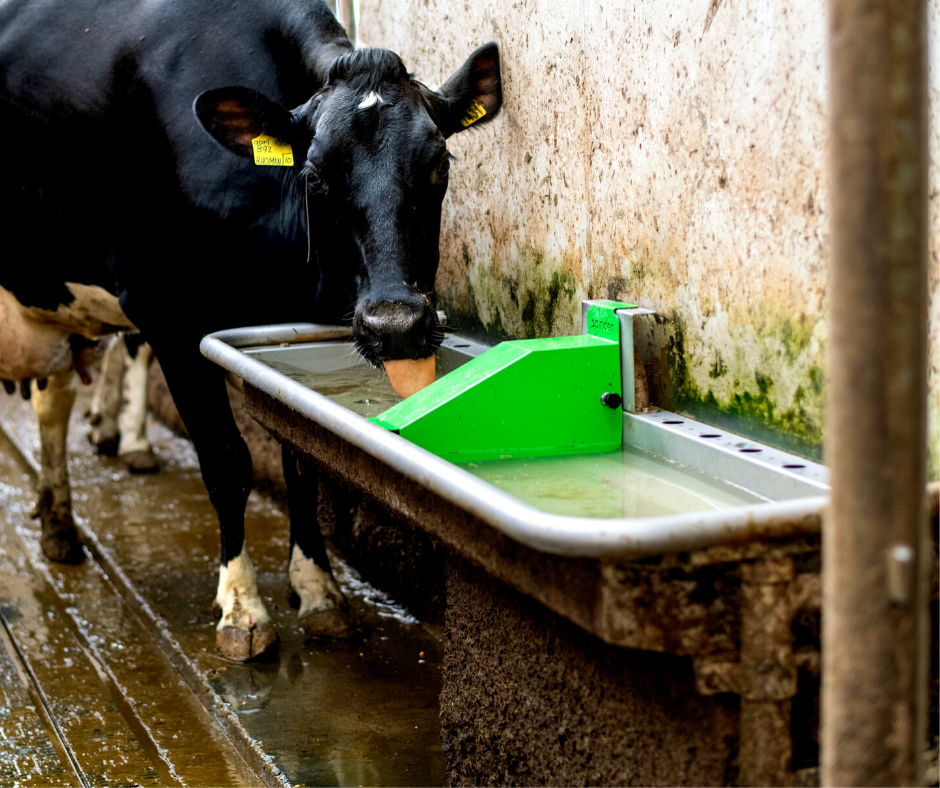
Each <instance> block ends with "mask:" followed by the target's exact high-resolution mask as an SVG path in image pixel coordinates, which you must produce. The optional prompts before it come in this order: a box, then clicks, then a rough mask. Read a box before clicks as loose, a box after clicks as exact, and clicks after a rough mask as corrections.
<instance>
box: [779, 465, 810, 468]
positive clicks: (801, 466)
mask: <svg viewBox="0 0 940 788" xmlns="http://www.w3.org/2000/svg"><path fill="white" fill-rule="evenodd" d="M783 467H784V468H805V467H806V466H805V465H784V466H783Z"/></svg>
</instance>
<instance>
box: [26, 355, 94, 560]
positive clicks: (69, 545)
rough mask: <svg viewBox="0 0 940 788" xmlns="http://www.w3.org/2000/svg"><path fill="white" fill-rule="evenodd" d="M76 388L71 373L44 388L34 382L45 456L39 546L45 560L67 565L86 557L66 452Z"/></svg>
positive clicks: (58, 376) (52, 378)
mask: <svg viewBox="0 0 940 788" xmlns="http://www.w3.org/2000/svg"><path fill="white" fill-rule="evenodd" d="M77 388H78V377H77V375H76V374H75V372H73V371H72V370H68V371H67V372H60V373H57V374H55V375H52V376H50V377H49V379H48V381H47V384H46V386H45V388H44V389H40V388H39V386H38V385H37V384H36V383H35V382H34V383H33V390H32V403H33V409H34V410H35V411H36V415H37V417H38V418H39V441H40V449H41V453H42V463H41V464H42V469H41V471H40V474H39V489H38V492H39V501H38V503H37V509H38V513H39V519H40V522H41V523H42V537H41V540H40V544H41V545H42V552H43V554H44V555H45V556H46V558H48V559H50V560H52V561H59V562H62V563H67V564H77V563H80V562H81V561H82V560H83V559H84V557H85V554H84V551H83V550H82V545H81V542H80V540H79V538H78V531H77V530H76V528H75V522H74V520H73V519H72V497H71V488H70V487H69V467H68V454H67V449H66V441H67V438H68V428H69V416H70V415H71V413H72V405H73V404H74V403H75V393H76V389H77Z"/></svg>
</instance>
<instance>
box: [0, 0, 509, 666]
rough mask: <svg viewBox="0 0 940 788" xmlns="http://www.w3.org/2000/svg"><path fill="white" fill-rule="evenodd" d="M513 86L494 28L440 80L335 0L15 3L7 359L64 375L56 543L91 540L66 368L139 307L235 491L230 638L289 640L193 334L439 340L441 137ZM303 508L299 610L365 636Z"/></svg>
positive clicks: (230, 649) (245, 482)
mask: <svg viewBox="0 0 940 788" xmlns="http://www.w3.org/2000/svg"><path fill="white" fill-rule="evenodd" d="M233 86H234V87H233ZM501 102H502V94H501V87H500V74H499V55H498V51H497V47H496V45H495V44H487V45H484V46H482V47H480V48H479V49H477V50H476V51H475V52H474V53H473V54H472V55H471V56H470V58H469V59H468V60H467V62H466V63H465V64H464V65H463V66H461V67H460V68H459V69H458V70H457V71H456V73H454V75H453V76H452V77H450V79H448V80H447V81H446V82H445V83H444V85H442V86H441V87H440V88H439V89H438V90H436V91H435V90H431V89H429V88H428V87H426V86H425V85H423V84H421V83H420V82H418V81H417V80H416V79H414V78H413V77H412V76H411V75H410V74H409V73H408V72H407V70H406V68H405V65H404V64H403V62H402V61H401V59H400V58H399V57H398V56H397V55H395V54H394V53H392V52H389V51H386V50H381V49H367V50H361V51H354V50H353V47H352V45H351V44H350V42H349V41H348V39H347V38H346V36H345V34H344V32H343V29H342V28H341V27H340V25H339V24H338V22H337V21H336V19H335V17H334V16H333V14H332V13H331V12H330V11H329V10H328V8H327V6H326V5H325V4H324V3H323V2H322V0H199V1H198V2H194V0H146V2H144V1H143V0H43V1H42V2H39V0H8V2H5V3H3V4H0V128H2V129H3V140H4V146H5V156H4V163H3V174H2V178H0V228H2V240H3V248H2V262H0V378H3V379H6V380H19V381H22V380H23V379H39V378H43V379H47V381H48V384H47V385H45V386H44V388H42V390H40V387H39V386H36V385H34V386H33V400H34V402H35V405H36V411H37V414H38V416H39V422H40V433H41V439H42V457H43V475H42V478H41V491H40V500H39V510H40V514H41V518H42V547H43V550H44V552H45V554H46V555H47V556H48V557H49V558H50V559H52V560H55V561H72V562H76V561H80V560H81V559H82V555H83V553H82V549H81V546H80V544H79V541H78V535H77V532H76V530H75V527H74V524H73V520H72V515H71V508H70V500H69V491H68V476H67V472H66V470H65V467H66V466H65V463H64V460H63V458H64V452H65V430H66V424H67V419H68V414H69V411H70V409H71V406H72V403H73V401H74V397H75V375H74V372H73V370H78V371H82V370H83V369H84V364H85V363H86V361H87V356H88V354H89V353H92V352H94V343H95V341H96V340H97V339H98V338H99V337H101V336H103V335H105V334H108V333H112V332H115V331H121V330H134V329H137V330H139V331H140V332H141V333H142V334H143V336H144V337H145V338H146V339H147V341H149V342H150V344H151V345H152V347H153V350H154V352H155V354H156V355H157V357H158V358H159V359H160V363H161V365H162V367H163V370H164V372H165V374H166V378H167V381H168V383H169V386H170V389H171V391H172V394H173V398H174V400H175V402H176V404H177V406H178V408H179V411H180V414H181V416H182V418H183V420H184V422H185V423H186V426H187V429H188V431H189V434H190V436H191V437H192V440H193V442H194V444H195V447H196V450H197V452H198V454H199V462H200V466H201V469H202V475H203V479H204V480H205V483H206V487H207V488H208V492H209V497H210V499H211V501H212V503H213V505H214V506H215V509H216V511H217V513H218V517H219V523H220V528H221V535H222V550H221V568H220V579H219V590H218V596H217V602H218V605H219V607H220V608H221V610H222V616H221V619H220V621H219V625H218V639H217V642H218V644H219V647H220V648H221V649H222V651H223V653H224V654H225V655H227V656H228V657H231V658H234V659H249V658H252V657H256V656H259V655H260V654H262V653H265V652H267V651H270V650H271V649H272V648H273V647H275V646H276V643H277V634H276V632H275V631H274V627H273V625H272V624H271V623H270V618H269V616H268V614H267V611H266V610H265V608H264V604H263V603H262V601H261V599H260V596H259V594H258V588H257V583H256V580H255V573H254V569H253V568H252V565H251V561H250V560H249V558H248V553H247V550H246V548H245V546H244V510H245V502H246V499H247V496H248V492H249V489H250V486H251V459H250V457H249V454H248V450H247V448H246V446H245V443H244V441H243V440H242V438H241V435H240V434H239V432H238V429H237V428H236V426H235V421H234V419H233V417H232V414H231V410H230V407H229V404H228V399H227V396H226V391H225V386H224V380H223V375H222V373H221V371H220V370H219V369H218V368H216V367H214V366H213V365H212V364H210V363H209V362H207V361H206V360H204V359H203V358H202V356H201V355H200V353H199V340H200V338H201V337H202V336H203V335H204V334H205V333H207V332H209V331H214V330H217V329H221V328H225V327H234V326H242V325H254V324H262V323H275V322H288V321H300V320H309V321H315V322H321V323H324V322H338V321H346V322H352V326H353V332H354V337H355V343H356V346H357V348H358V350H359V352H360V353H361V354H362V355H363V356H364V357H365V358H366V359H367V360H368V361H369V362H371V363H373V364H375V365H382V364H383V362H384V361H386V360H390V359H401V358H415V359H417V358H424V357H427V356H428V355H430V354H431V353H433V351H434V349H435V347H436V346H437V345H438V344H439V342H440V339H441V334H440V327H439V325H438V324H437V321H436V313H435V309H434V296H433V285H434V277H435V273H436V270H437V266H438V259H439V257H438V255H439V253H438V244H439V233H440V216H441V202H442V200H443V197H444V192H445V191H446V189H447V178H448V168H449V165H450V159H451V156H450V154H449V153H448V151H447V147H446V144H445V143H446V140H447V138H448V137H450V136H451V135H452V134H454V133H456V132H459V131H462V130H464V129H465V128H468V127H469V126H471V125H474V124H481V123H485V122H487V121H489V120H491V119H492V118H493V117H494V116H495V115H496V114H497V112H498V111H499V108H500V105H501ZM206 132H208V134H207V133H206ZM288 466H289V467H287V468H286V469H285V470H286V472H287V473H286V475H287V476H288V479H289V480H292V483H293V484H294V486H295V488H296V481H297V480H296V473H295V472H294V471H293V470H292V468H291V467H290V464H288ZM295 492H296V493H297V494H298V495H300V493H304V494H308V492H309V491H297V490H296V489H295V490H294V491H293V492H292V493H291V496H292V500H293V499H294V497H295V496H294V493H295ZM298 500H299V498H298ZM297 508H298V509H299V510H301V511H300V512H294V516H293V517H292V520H291V564H290V577H291V582H292V584H293V586H294V589H295V590H296V591H297V593H298V595H299V596H300V598H301V621H302V623H303V624H304V626H305V628H306V629H307V630H308V632H310V633H312V634H319V635H325V636H333V637H343V636H348V635H350V634H351V633H352V632H354V630H355V622H354V620H353V617H352V614H351V613H350V611H349V607H348V605H347V604H346V602H345V600H344V599H343V597H342V594H341V592H340V590H339V588H338V586H337V585H336V582H335V580H334V579H333V576H332V574H331V571H330V567H329V563H328V561H327V559H326V553H325V550H324V547H323V542H322V539H321V538H320V536H319V532H318V530H317V527H316V523H315V522H313V521H312V518H311V517H309V516H308V517H306V518H304V517H303V513H304V512H309V510H310V508H309V507H306V506H299V507H297Z"/></svg>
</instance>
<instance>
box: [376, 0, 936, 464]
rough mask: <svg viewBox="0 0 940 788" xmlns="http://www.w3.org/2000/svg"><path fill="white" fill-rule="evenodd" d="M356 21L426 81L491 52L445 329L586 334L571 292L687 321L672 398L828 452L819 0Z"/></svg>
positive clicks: (646, 2)
mask: <svg viewBox="0 0 940 788" xmlns="http://www.w3.org/2000/svg"><path fill="white" fill-rule="evenodd" d="M936 6H937V3H934V4H933V7H932V10H931V19H932V20H936V18H937V8H936ZM360 21H361V27H360V43H361V44H363V45H372V46H386V47H389V48H391V49H394V50H395V51H397V52H399V53H400V54H401V55H402V57H403V58H404V59H405V62H406V64H407V65H408V67H409V69H411V70H413V71H415V72H416V73H417V76H418V78H419V79H421V80H423V81H424V82H426V83H428V84H430V85H432V86H437V85H439V84H440V83H441V82H442V81H443V80H444V79H446V78H447V76H449V75H450V73H451V72H452V71H453V70H454V69H456V68H457V67H458V66H459V65H460V63H461V62H463V60H464V58H466V56H467V55H468V54H469V53H470V51H472V49H473V48H474V47H476V46H477V45H479V44H481V43H483V42H485V41H489V40H495V41H497V42H499V44H500V48H501V58H502V73H503V86H504V109H503V114H502V116H501V117H500V118H498V119H497V120H496V121H495V122H494V123H492V124H490V125H488V126H486V127H482V128H479V129H473V130H470V131H468V132H466V133H463V134H460V135H458V136H456V137H455V138H453V139H452V140H451V141H450V142H449V147H450V149H451V151H452V152H453V153H454V154H455V155H456V157H457V161H456V162H454V166H453V168H452V170H451V172H452V175H451V182H450V190H449V193H448V196H447V198H446V200H445V207H444V222H443V228H442V241H441V252H442V262H441V270H440V273H439V275H438V280H437V284H438V291H439V297H440V300H441V304H442V306H443V308H444V309H445V310H446V311H447V312H448V314H449V317H450V319H451V322H453V323H456V324H457V325H461V326H463V327H475V328H478V329H482V330H485V331H487V332H490V333H493V334H496V335H501V336H508V337H531V336H546V335H550V334H570V333H575V332H577V331H578V328H579V327H578V321H579V302H580V301H581V299H583V298H605V297H607V298H618V299H622V300H626V301H631V302H635V303H638V304H640V305H642V306H646V307H651V308H654V309H656V310H658V311H659V312H661V313H663V314H666V315H668V316H669V317H670V318H671V319H672V320H673V321H674V324H675V327H676V328H677V329H678V330H679V331H678V334H677V336H678V338H679V342H678V343H677V345H676V346H675V347H674V348H673V352H672V353H671V354H670V359H671V363H672V366H673V374H674V376H675V380H674V383H675V384H676V385H677V388H676V393H677V398H678V401H677V402H676V403H675V406H676V407H679V408H680V409H682V410H685V411H688V412H691V413H693V414H695V415H699V416H701V417H704V418H706V419H708V420H710V421H713V422H716V423H720V424H722V425H723V426H727V427H729V428H731V429H735V430H737V431H739V432H743V433H745V434H749V435H753V436H754V437H757V438H762V439H764V440H769V441H771V442H773V443H776V444H777V445H781V446H784V447H788V448H791V449H794V450H797V451H799V452H801V453H804V454H806V455H809V456H819V454H820V451H821V449H820V444H821V440H822V434H823V426H824V392H825V379H824V377H825V376H824V369H825V353H826V340H827V337H828V325H827V317H826V309H825V295H826V285H827V270H828V259H829V248H830V246H829V231H828V217H829V191H828V188H827V178H826V165H827V162H826V148H827V141H828V118H827V115H826V103H827V90H828V82H827V80H828V76H827V62H826V33H827V6H826V2H825V0H799V1H798V2H793V3H774V2H771V0H749V1H744V0H734V1H731V0H692V1H691V2H678V0H669V1H668V2H658V1H657V0H637V1H636V2H635V1H634V0H630V2H627V1H626V0H577V1H576V2H571V3H561V2H550V1H549V0H516V1H515V2H494V1H493V0H478V2H475V3H472V4H470V3H452V2H447V1H446V0H369V2H368V3H365V2H364V3H363V4H362V13H361V20H360ZM936 32H937V28H936V26H935V25H934V26H933V27H932V30H931V37H932V39H934V38H936V37H937V36H936ZM934 51H936V50H934ZM932 63H933V60H932ZM931 80H932V82H931V84H932V88H934V89H933V91H932V95H936V94H938V91H937V90H936V88H937V86H938V85H940V78H938V76H937V73H936V70H934V71H933V73H932V76H931ZM934 103H935V104H936V101H935V102H934ZM936 141H937V132H936V130H935V131H934V133H933V137H932V148H931V150H932V152H934V153H937V152H938V147H940V146H938V144H936ZM935 160H936V157H935ZM934 169H935V167H934ZM934 169H932V173H933V172H934ZM934 183H938V181H937V180H936V179H934ZM931 195H932V198H931V211H932V213H931V217H932V219H933V228H934V231H933V233H932V245H931V251H932V265H933V272H934V273H933V284H932V287H933V292H934V294H935V296H934V299H933V301H932V313H931V314H932V317H933V322H932V337H933V340H934V342H933V345H932V355H931V358H932V370H933V372H932V384H931V385H932V398H931V399H932V403H933V406H932V407H933V410H932V422H931V423H932V425H933V431H934V432H933V441H932V442H933V446H934V449H933V458H932V474H933V476H934V477H936V476H937V451H936V423H937V415H938V414H937V406H936V402H937V398H938V385H940V383H938V376H937V363H936V357H937V348H938V344H937V340H938V333H937V331H938V329H937V325H938V320H940V316H938V306H937V298H936V290H937V278H938V277H937V274H936V270H937V259H938V255H937V249H938V244H940V241H938V230H937V228H938V218H940V217H938V209H937V197H936V195H937V188H936V187H935V186H934V187H932V190H931Z"/></svg>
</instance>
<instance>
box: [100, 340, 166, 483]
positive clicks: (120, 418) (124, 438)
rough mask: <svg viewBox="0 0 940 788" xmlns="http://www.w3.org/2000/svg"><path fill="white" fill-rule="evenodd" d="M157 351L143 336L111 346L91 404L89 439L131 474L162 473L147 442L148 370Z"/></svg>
mask: <svg viewBox="0 0 940 788" xmlns="http://www.w3.org/2000/svg"><path fill="white" fill-rule="evenodd" d="M152 355H153V351H152V350H151V349H150V345H148V344H147V343H146V342H144V341H143V340H142V339H141V337H140V335H139V334H125V335H123V336H122V337H118V339H117V340H116V341H115V342H114V343H113V344H112V345H111V347H110V348H109V349H108V352H107V353H106V354H105V357H104V360H103V361H102V364H101V377H100V379H99V380H98V385H97V387H96V388H95V395H94V397H93V398H92V401H91V409H90V411H89V415H90V416H91V427H92V428H91V430H90V431H89V433H88V439H89V440H90V441H91V442H92V443H93V444H94V445H95V446H97V448H98V451H99V452H100V453H101V454H115V453H116V454H117V455H118V456H119V457H120V458H121V460H122V461H123V462H124V464H125V465H127V467H128V469H129V470H130V472H131V473H153V472H155V471H156V470H158V467H159V466H158V464H157V459H156V457H155V456H154V453H153V449H152V447H151V446H150V442H149V441H148V440H147V369H148V367H149V365H150V359H151V357H152Z"/></svg>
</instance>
